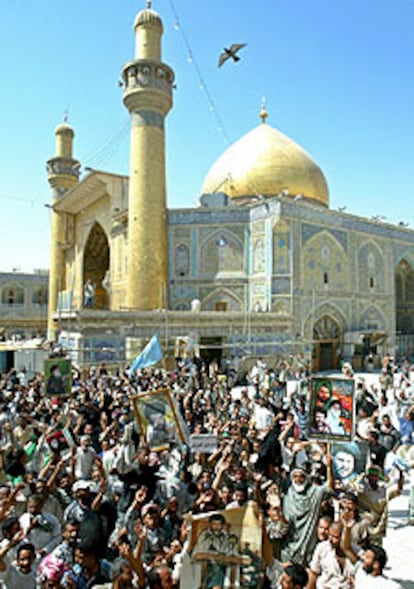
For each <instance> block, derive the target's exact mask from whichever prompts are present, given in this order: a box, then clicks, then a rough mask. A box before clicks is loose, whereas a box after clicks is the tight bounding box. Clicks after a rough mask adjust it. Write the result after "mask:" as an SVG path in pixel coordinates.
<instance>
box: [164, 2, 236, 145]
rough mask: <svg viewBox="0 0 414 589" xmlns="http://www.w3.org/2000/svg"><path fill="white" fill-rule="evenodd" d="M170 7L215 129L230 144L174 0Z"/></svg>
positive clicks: (175, 28)
mask: <svg viewBox="0 0 414 589" xmlns="http://www.w3.org/2000/svg"><path fill="white" fill-rule="evenodd" d="M168 2H169V4H170V7H171V11H172V13H173V16H174V30H176V31H177V32H178V31H179V32H180V33H181V37H182V39H183V42H184V45H185V48H186V50H187V61H188V62H189V63H190V64H191V65H192V66H193V68H194V70H195V73H196V75H197V78H198V85H199V88H200V90H201V91H202V92H203V93H204V95H205V97H206V99H207V103H208V106H209V110H210V112H211V113H213V115H214V117H215V119H216V124H217V129H218V131H219V132H220V133H221V134H222V135H223V138H224V141H225V143H227V144H230V143H231V141H230V137H229V135H228V133H227V130H226V127H225V125H224V122H223V119H222V118H221V115H220V113H219V110H218V108H217V106H216V103H215V102H214V100H213V97H212V94H211V92H210V90H209V88H208V86H207V83H206V81H205V78H204V76H203V74H202V71H201V68H200V65H199V62H198V60H197V58H196V56H195V53H194V50H193V49H192V47H191V44H190V41H189V38H188V36H187V34H186V32H185V30H184V27H183V26H182V23H181V22H180V19H179V16H178V12H177V9H176V7H175V4H174V1H173V0H168Z"/></svg>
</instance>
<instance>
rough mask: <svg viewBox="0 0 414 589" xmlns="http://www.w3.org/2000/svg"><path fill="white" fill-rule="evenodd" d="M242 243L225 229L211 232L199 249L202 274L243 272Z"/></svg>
mask: <svg viewBox="0 0 414 589" xmlns="http://www.w3.org/2000/svg"><path fill="white" fill-rule="evenodd" d="M243 253H244V252H243V243H242V241H241V240H240V238H239V237H238V236H237V235H235V234H234V233H232V232H231V231H228V230H227V229H221V230H220V229H217V231H213V233H211V234H210V235H209V236H208V237H207V238H206V239H205V240H204V241H203V242H202V243H201V247H200V268H201V272H202V274H208V275H216V274H220V273H228V274H232V273H237V274H240V273H241V272H243V260H244V255H243Z"/></svg>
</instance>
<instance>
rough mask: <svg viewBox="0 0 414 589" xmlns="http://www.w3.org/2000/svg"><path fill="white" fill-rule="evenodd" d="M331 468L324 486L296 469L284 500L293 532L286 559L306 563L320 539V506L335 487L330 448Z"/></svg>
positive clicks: (286, 545) (283, 553) (285, 549)
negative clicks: (317, 534)
mask: <svg viewBox="0 0 414 589" xmlns="http://www.w3.org/2000/svg"><path fill="white" fill-rule="evenodd" d="M327 467H328V479H327V482H326V483H325V484H324V485H315V484H312V483H311V481H310V479H309V476H308V475H307V473H306V471H305V470H304V469H302V468H295V469H294V470H293V471H292V474H291V480H292V484H291V486H290V488H289V491H288V492H287V495H286V497H285V499H284V502H283V513H284V516H285V518H286V519H287V521H288V522H289V532H288V534H287V536H286V537H285V540H284V545H283V547H282V551H281V556H282V561H284V562H288V561H289V562H297V563H300V564H302V565H305V566H306V565H307V564H308V563H309V561H310V559H311V557H312V553H313V550H314V548H315V545H316V542H317V538H316V524H317V521H318V519H319V515H320V506H321V503H322V501H323V499H324V498H325V496H326V495H327V493H328V492H329V491H330V490H331V489H332V481H333V477H332V457H331V453H330V450H329V449H328V454H327Z"/></svg>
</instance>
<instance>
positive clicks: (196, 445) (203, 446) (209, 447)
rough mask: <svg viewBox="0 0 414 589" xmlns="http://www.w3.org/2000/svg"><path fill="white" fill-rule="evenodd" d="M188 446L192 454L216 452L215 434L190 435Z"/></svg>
mask: <svg viewBox="0 0 414 589" xmlns="http://www.w3.org/2000/svg"><path fill="white" fill-rule="evenodd" d="M189 446H190V448H191V450H192V451H193V452H198V453H199V454H212V453H213V452H215V451H216V450H217V436H216V435H215V434H191V435H190V439H189Z"/></svg>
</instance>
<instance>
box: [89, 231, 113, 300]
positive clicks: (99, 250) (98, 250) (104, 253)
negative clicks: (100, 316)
mask: <svg viewBox="0 0 414 589" xmlns="http://www.w3.org/2000/svg"><path fill="white" fill-rule="evenodd" d="M108 270H109V243H108V239H107V237H106V234H105V231H104V230H103V229H102V227H101V225H100V224H99V223H94V225H93V226H92V229H91V231H90V233H89V237H88V239H87V241H86V245H85V249H84V252H83V284H85V282H86V281H87V280H88V279H91V280H92V282H93V283H94V285H95V288H96V291H95V304H94V308H95V309H108V307H109V293H108V292H107V291H106V290H105V288H104V287H103V285H102V281H103V280H104V278H105V276H106V273H107V271H108Z"/></svg>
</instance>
